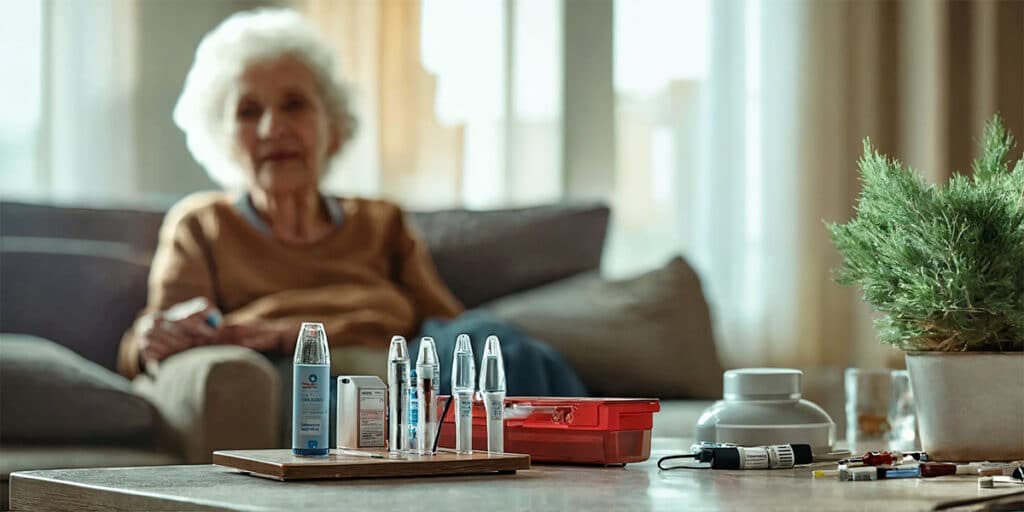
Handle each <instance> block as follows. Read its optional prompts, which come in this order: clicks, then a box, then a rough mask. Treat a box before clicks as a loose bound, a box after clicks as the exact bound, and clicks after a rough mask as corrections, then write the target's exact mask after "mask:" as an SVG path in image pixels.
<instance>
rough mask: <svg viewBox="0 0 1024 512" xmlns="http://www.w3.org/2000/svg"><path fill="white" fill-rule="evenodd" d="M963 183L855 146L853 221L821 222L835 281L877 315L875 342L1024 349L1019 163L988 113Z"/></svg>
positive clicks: (1023, 207)
mask: <svg viewBox="0 0 1024 512" xmlns="http://www.w3.org/2000/svg"><path fill="white" fill-rule="evenodd" d="M983 147H984V152H983V154H982V155H981V157H979V158H978V159H977V160H975V161H974V164H973V170H974V173H973V175H972V176H970V177H968V176H964V175H962V174H960V173H957V174H954V175H953V176H952V177H951V178H950V180H949V182H948V183H946V184H945V185H942V186H933V185H929V184H928V183H927V182H926V181H925V180H924V178H923V177H922V176H921V175H920V174H918V173H917V172H915V171H914V170H913V169H910V168H905V167H903V165H902V164H901V163H900V162H899V161H897V160H895V159H890V158H887V157H885V156H883V155H880V154H879V153H878V152H877V151H875V150H874V149H873V148H872V146H871V142H870V140H867V139H865V141H864V155H863V156H862V157H861V158H860V161H859V162H858V164H859V168H860V176H861V182H862V187H863V188H862V190H861V194H860V197H859V199H858V204H857V208H856V215H855V216H854V218H853V219H851V220H850V221H849V222H848V223H846V224H828V225H827V227H828V229H829V231H830V232H831V235H832V241H833V242H834V243H835V244H836V247H837V248H838V249H839V252H840V253H841V254H842V256H843V264H842V266H841V267H840V268H839V269H837V271H836V280H837V281H838V282H839V283H840V284H844V285H859V286H860V287H861V289H862V290H863V292H864V300H865V301H867V302H868V303H869V304H870V305H871V306H872V307H873V308H874V310H875V311H877V312H879V313H881V315H880V316H879V318H878V320H877V321H876V325H877V327H878V329H879V335H880V337H881V339H882V341H883V342H885V343H888V344H891V345H893V346H895V347H898V348H901V349H903V350H909V351H917V350H928V351H946V352H963V351H1022V350H1024V159H1019V160H1017V162H1016V163H1015V164H1014V165H1012V167H1011V165H1010V162H1011V160H1010V158H1009V154H1010V151H1011V150H1012V149H1013V148H1014V142H1013V137H1012V135H1011V134H1009V133H1008V132H1007V131H1006V128H1005V127H1004V125H1003V121H1002V119H1001V118H1000V117H999V116H998V115H996V116H995V117H993V118H992V120H990V121H989V122H988V123H987V124H986V125H985V131H984V136H983Z"/></svg>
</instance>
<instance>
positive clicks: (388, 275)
mask: <svg viewBox="0 0 1024 512" xmlns="http://www.w3.org/2000/svg"><path fill="white" fill-rule="evenodd" d="M235 201H236V198H234V197H232V196H230V195H229V194H227V193H223V192H203V193H198V194H194V195H191V196H189V197H186V198H185V199H183V200H182V201H181V202H179V203H178V204H176V205H175V206H174V207H173V208H171V210H170V211H169V212H168V213H167V216H166V218H165V219H164V224H163V227H162V228H161V230H160V242H159V245H158V247H157V250H156V254H155V256H154V258H153V266H152V269H151V270H150V275H149V300H148V303H147V305H146V309H145V310H144V311H143V314H145V313H148V312H150V311H158V310H164V309H167V308H168V307H170V306H173V305H174V304H177V303H179V302H182V301H185V300H188V299H191V298H193V297H206V298H207V299H208V300H209V301H210V302H211V303H212V304H216V305H217V307H218V308H219V309H220V310H221V312H222V313H224V320H225V322H226V323H238V322H245V321H248V320H253V319H264V320H288V321H294V322H295V324H296V328H297V327H298V323H299V322H302V321H313V322H322V323H323V324H324V326H325V327H326V330H327V337H328V341H329V342H330V344H331V345H332V346H339V345H371V346H381V347H384V346H387V344H388V343H389V341H390V339H391V336H392V335H396V334H397V335H404V336H412V335H414V334H415V333H416V331H417V330H418V329H419V327H420V323H421V322H422V321H423V320H424V319H425V318H428V317H440V318H452V317H454V316H456V315H458V314H459V313H461V312H462V309H463V308H462V305H461V304H460V303H459V302H458V300H456V299H455V297H454V296H453V295H452V294H451V292H450V291H449V290H448V288H447V287H446V286H445V284H444V283H443V282H442V281H441V279H440V277H439V276H438V274H437V270H436V269H435V267H434V264H433V262H432V261H431V259H430V255H429V253H428V252H427V249H426V246H425V244H424V243H423V242H422V241H421V240H420V239H419V238H418V237H417V236H416V235H415V234H414V233H413V231H412V230H411V229H410V226H409V225H408V224H407V223H406V221H405V218H404V215H403V213H402V211H401V209H399V208H398V207H397V206H396V205H394V204H391V203H388V202H384V201H373V200H366V199H340V200H339V201H340V204H341V206H342V208H341V209H342V212H343V219H342V223H341V225H340V226H339V227H337V228H335V230H334V231H333V232H331V233H330V234H329V235H327V236H326V237H325V238H323V239H321V240H319V241H317V242H314V243H311V244H307V245H290V244H288V243H285V242H281V241H279V240H277V239H276V238H274V237H273V236H271V235H268V234H265V233H264V232H262V231H260V230H259V229H257V228H256V226H254V225H253V224H252V223H251V222H250V221H249V220H247V219H246V218H245V217H243V215H242V214H241V213H240V211H239V209H238V208H237V207H236V206H235V204H234V203H235ZM139 363H140V362H139V353H138V347H137V345H136V342H135V337H134V335H133V333H132V331H129V332H128V333H126V334H125V336H124V338H123V339H122V341H121V347H120V352H119V356H118V370H119V371H120V372H121V373H122V374H123V375H125V376H128V377H133V376H135V375H137V374H138V373H139V372H140V364H139Z"/></svg>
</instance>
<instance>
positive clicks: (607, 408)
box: [438, 396, 661, 465]
mask: <svg viewBox="0 0 1024 512" xmlns="http://www.w3.org/2000/svg"><path fill="white" fill-rule="evenodd" d="M438 398H439V404H440V407H442V409H441V410H443V407H444V402H445V401H446V400H447V399H448V397H447V396H442V397H438ZM659 410H661V405H660V403H659V402H658V400H657V399H655V398H551V397H508V398H506V399H505V411H506V414H505V415H506V418H505V451H506V452H511V453H526V454H529V455H530V457H531V458H532V459H533V461H534V462H562V463H572V464H599V465H620V464H627V463H630V462H643V461H645V460H647V458H648V457H650V455H651V426H652V423H653V421H654V413H656V412H658V411H659ZM510 416H511V417H510ZM438 444H439V445H440V446H442V447H446V448H454V447H455V406H454V403H453V404H452V407H451V410H449V411H448V414H447V415H446V416H445V417H444V419H443V420H442V422H441V438H440V440H439V442H438ZM473 449H474V450H486V449H487V424H486V414H485V411H484V406H483V402H479V401H476V402H474V403H473Z"/></svg>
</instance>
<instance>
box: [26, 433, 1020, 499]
mask: <svg viewBox="0 0 1024 512" xmlns="http://www.w3.org/2000/svg"><path fill="white" fill-rule="evenodd" d="M688 446H689V442H688V441H687V440H683V439H660V440H659V439H656V440H655V446H654V453H653V455H652V458H651V460H649V461H648V462H645V463H642V464H630V465H628V466H626V467H625V468H600V467H587V466H554V465H537V464H535V465H533V467H532V468H531V469H529V470H522V471H519V472H518V473H516V474H514V475H474V476H457V477H449V476H444V477H431V478H387V479H356V480H310V481H293V482H280V481H275V480H270V479H265V478H255V477H253V476H250V475H247V474H245V473H244V472H241V471H238V470H233V469H228V468H224V467H220V466H212V465H204V466H162V467H147V468H125V469H77V470H52V471H30V472H23V473H15V474H13V475H12V478H11V504H12V507H13V509H14V510H132V509H134V510H181V509H187V510H343V509H344V510H364V509H374V510H380V511H384V510H416V511H424V510H431V511H443V512H450V511H462V510H465V511H472V512H495V511H502V510H612V509H615V510H756V511H758V512H761V511H771V510H822V511H835V510H884V511H887V512H890V511H904V510H915V511H916V510H929V509H931V508H932V507H933V506H935V505H936V504H938V503H940V502H944V501H948V500H957V499H966V498H976V497H985V496H994V495H1000V494H1006V493H1010V492H1015V491H1024V485H1013V484H1002V485H1000V486H997V487H996V488H994V489H979V488H978V485H977V478H974V477H942V478H935V479H901V480H885V481H876V482H839V481H836V480H833V479H814V478H811V471H812V468H800V469H794V470H768V471H712V470H696V469H695V470H678V471H659V470H658V468H657V466H656V462H657V458H658V457H661V456H664V455H669V454H673V453H680V452H682V451H683V450H684V449H686V447H688ZM833 466H834V465H826V466H824V467H833Z"/></svg>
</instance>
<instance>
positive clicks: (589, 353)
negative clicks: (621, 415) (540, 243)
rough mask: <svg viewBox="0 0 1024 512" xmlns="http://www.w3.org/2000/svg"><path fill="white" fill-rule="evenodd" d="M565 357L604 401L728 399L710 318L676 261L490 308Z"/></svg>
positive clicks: (588, 277) (582, 279)
mask: <svg viewBox="0 0 1024 512" xmlns="http://www.w3.org/2000/svg"><path fill="white" fill-rule="evenodd" d="M484 307H485V308H486V309H490V310H491V311H492V312H494V313H495V314H497V315H498V316H499V317H501V318H503V319H504V320H506V321H508V322H511V323H513V324H515V325H518V326H519V327H521V328H522V329H523V330H525V331H526V332H527V333H529V334H531V335H532V336H534V337H536V338H538V339H540V340H542V341H545V342H547V343H548V344H550V345H551V346H553V347H554V348H556V349H558V350H559V351H561V352H562V354H563V355H564V356H565V357H566V359H567V360H568V361H569V362H570V363H571V364H573V366H575V367H576V370H577V372H578V373H579V375H580V377H581V378H582V379H583V381H584V382H585V383H586V384H587V386H588V388H590V390H591V393H593V394H595V395H599V396H633V397H636V396H653V397H658V398H707V399H717V398H721V396H722V366H721V364H720V363H719V360H718V352H717V351H716V349H715V343H714V337H713V336H712V332H711V315H710V312H709V310H708V305H707V303H706V302H705V300H704V295H703V293H702V291H701V286H700V280H699V278H698V277H697V274H696V273H695V272H694V271H693V269H692V268H690V266H689V265H688V264H687V263H686V262H685V261H684V260H683V259H682V258H679V257H676V258H675V259H673V260H672V261H670V262H669V263H668V264H666V265H665V266H664V267H662V268H660V269H657V270H654V271H651V272H648V273H646V274H644V275H641V276H639V277H636V278H633V279H627V280H621V281H609V280H606V279H602V278H601V277H600V275H598V274H597V273H587V274H583V275H580V276H577V277H573V278H570V279H566V280H564V281H560V282H557V283H554V284H551V285H548V286H545V287H542V288H537V289H534V290H530V291H527V292H524V293H520V294H517V295H513V296H509V297H505V298H502V299H499V300H497V301H495V302H492V303H490V304H488V305H486V306H484Z"/></svg>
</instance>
